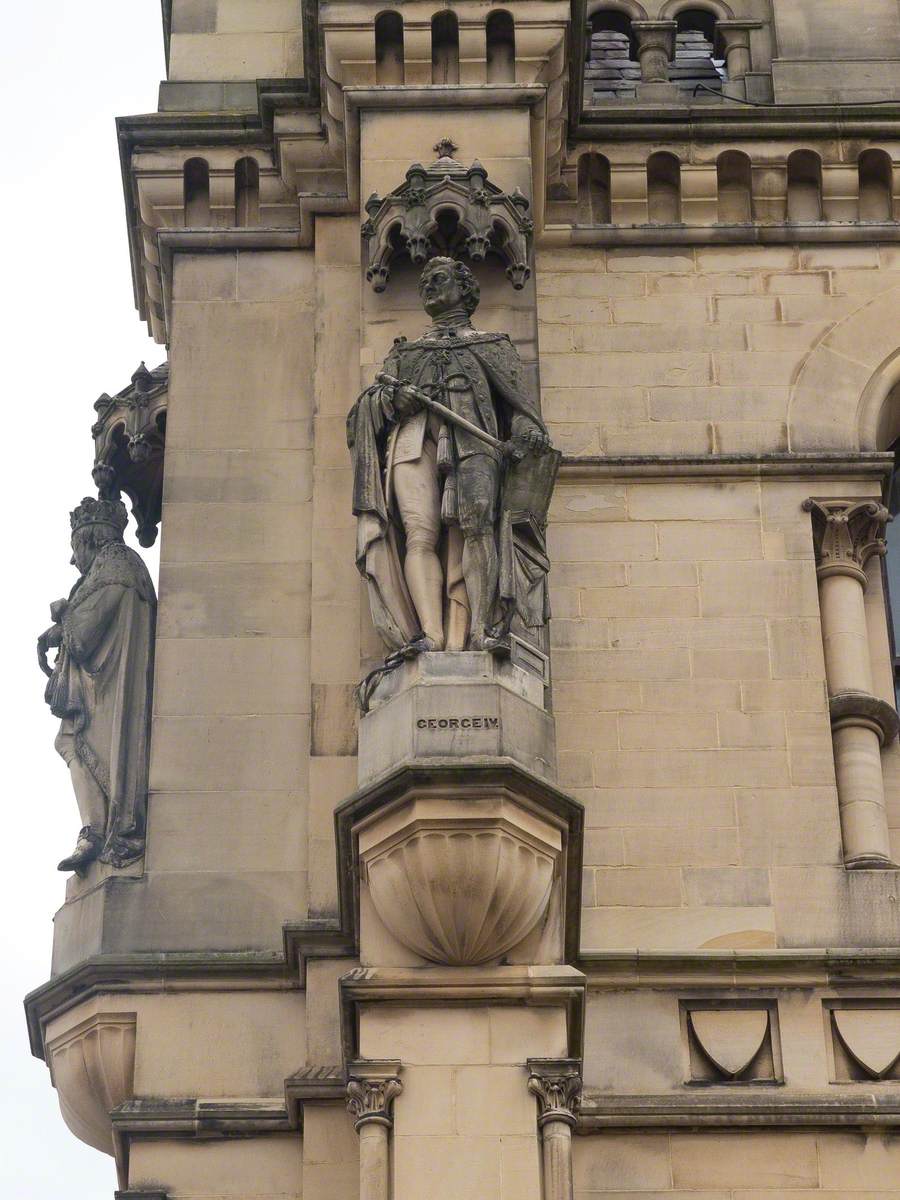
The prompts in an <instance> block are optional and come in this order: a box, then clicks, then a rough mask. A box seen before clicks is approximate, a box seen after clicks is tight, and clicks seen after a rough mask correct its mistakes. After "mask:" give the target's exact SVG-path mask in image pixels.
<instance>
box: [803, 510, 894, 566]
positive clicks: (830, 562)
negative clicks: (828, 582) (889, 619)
mask: <svg viewBox="0 0 900 1200" xmlns="http://www.w3.org/2000/svg"><path fill="white" fill-rule="evenodd" d="M803 508H804V510H805V511H806V512H808V513H811V514H812V525H813V539H814V542H815V551H816V566H817V568H818V570H817V574H818V576H819V578H820V579H823V578H825V577H826V576H828V575H852V576H853V577H854V578H855V579H858V580H859V581H860V583H862V584H863V585H865V583H866V574H865V570H864V568H865V565H866V563H867V562H868V561H869V559H870V558H871V557H872V556H873V555H875V554H877V555H883V554H885V553H886V552H887V544H886V542H885V540H884V527H885V525H886V524H887V522H888V521H890V519H891V516H890V513H889V512H888V510H887V509H886V508H885V507H884V505H883V504H881V503H879V501H877V500H858V499H854V500H816V499H814V498H811V499H809V500H804V502H803Z"/></svg>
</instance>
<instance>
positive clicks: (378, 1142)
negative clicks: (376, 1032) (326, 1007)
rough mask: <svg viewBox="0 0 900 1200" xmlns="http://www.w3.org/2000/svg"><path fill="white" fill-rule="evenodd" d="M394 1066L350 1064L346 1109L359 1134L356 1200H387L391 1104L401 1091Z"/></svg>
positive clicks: (401, 1087)
mask: <svg viewBox="0 0 900 1200" xmlns="http://www.w3.org/2000/svg"><path fill="white" fill-rule="evenodd" d="M399 1072H400V1064H399V1063H397V1062H356V1063H350V1078H349V1081H348V1083H347V1108H348V1109H349V1110H350V1113H351V1114H352V1115H353V1116H354V1117H355V1118H356V1132H357V1133H358V1134H359V1200H390V1178H391V1176H390V1146H389V1143H388V1137H389V1133H390V1129H391V1126H392V1125H393V1123H394V1122H393V1117H392V1109H393V1105H394V1100H395V1099H396V1097H397V1096H399V1095H400V1093H401V1092H402V1091H403V1084H402V1083H401V1082H400V1079H399V1078H398V1076H399Z"/></svg>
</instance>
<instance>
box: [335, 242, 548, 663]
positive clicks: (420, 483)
mask: <svg viewBox="0 0 900 1200" xmlns="http://www.w3.org/2000/svg"><path fill="white" fill-rule="evenodd" d="M419 294H420V296H421V299H422V304H423V307H424V309H425V311H426V313H427V314H428V316H429V317H430V318H431V320H432V324H431V326H430V328H428V329H427V330H426V332H425V333H424V334H423V335H422V337H420V338H418V339H416V340H415V341H407V340H406V339H405V338H398V339H397V340H396V341H395V343H394V346H393V349H392V350H391V352H390V353H389V354H388V357H387V358H386V360H385V362H384V367H383V369H382V371H381V372H380V373H379V375H378V376H377V380H376V383H375V384H373V385H372V386H371V387H369V388H367V389H366V390H365V391H364V392H363V393H362V395H361V396H360V397H359V399H358V400H357V401H356V403H355V405H354V406H353V408H352V410H351V411H350V414H349V416H348V418H347V441H348V444H349V446H350V452H351V455H352V459H353V512H354V514H355V516H356V518H357V551H356V560H357V565H358V567H359V570H360V572H361V573H362V575H363V576H364V578H365V579H366V580H367V582H368V585H369V598H370V604H371V610H372V617H373V620H374V623H375V627H376V629H377V630H378V632H379V633H380V635H381V637H382V639H383V641H384V642H385V644H386V645H387V647H388V648H389V649H390V650H391V651H394V652H397V651H404V650H406V651H409V650H412V652H418V651H420V650H429V651H435V650H491V651H495V652H502V651H503V650H504V649H505V648H506V647H507V645H508V635H509V630H510V624H511V622H512V620H513V618H514V617H515V616H516V615H518V616H519V618H520V619H521V621H522V622H523V624H524V626H525V627H527V628H529V629H532V630H533V629H535V628H538V627H540V626H543V625H544V624H545V623H546V621H547V619H548V617H549V606H548V601H547V586H546V574H547V569H548V566H549V564H548V563H547V560H546V550H545V546H544V521H545V518H546V509H547V505H548V504H549V498H550V492H551V491H552V487H553V482H554V479H555V475H556V469H557V467H558V462H559V457H560V456H559V454H558V453H557V452H556V451H554V450H552V448H551V445H550V438H549V436H548V434H547V430H546V428H545V426H544V423H543V421H542V420H541V416H540V412H539V410H538V406H537V403H536V401H535V399H534V398H533V397H532V395H531V394H530V391H529V389H528V387H527V386H526V384H525V382H524V380H523V373H524V372H523V366H522V362H521V359H520V358H519V355H518V353H517V352H516V349H515V347H514V346H513V344H512V342H511V340H510V338H509V337H508V335H507V334H505V333H482V332H480V331H478V330H476V329H474V328H473V327H472V324H471V316H472V313H473V312H474V311H475V308H476V307H477V305H478V301H479V288H478V282H477V280H476V279H475V276H474V275H473V274H472V272H471V271H470V270H469V269H468V267H466V266H465V265H464V264H463V263H461V262H457V261H455V260H453V259H449V258H433V259H431V261H430V262H429V263H428V264H427V265H426V267H425V269H424V270H423V272H422V276H421V280H420V283H419ZM523 532H524V534H525V536H524V537H523V536H522V534H523Z"/></svg>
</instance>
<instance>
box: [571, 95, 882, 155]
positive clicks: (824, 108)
mask: <svg viewBox="0 0 900 1200" xmlns="http://www.w3.org/2000/svg"><path fill="white" fill-rule="evenodd" d="M573 94H574V87H573ZM898 134H900V103H898V104H896V105H876V104H872V105H868V106H866V105H840V104H821V105H819V104H816V105H813V104H809V105H792V104H770V105H762V106H759V107H753V108H748V107H747V106H746V105H744V104H740V103H738V102H736V101H734V102H729V101H728V100H727V99H726V100H723V101H722V102H721V103H720V104H709V103H704V104H696V105H692V104H672V105H667V106H666V107H665V108H660V107H656V106H653V105H649V104H642V105H639V104H637V103H636V102H634V101H631V102H629V101H622V100H619V101H616V102H615V103H612V102H611V103H610V104H608V105H606V106H605V107H603V108H599V107H597V108H593V109H589V110H587V112H583V113H582V114H581V118H580V120H577V121H576V122H575V124H574V125H573V126H572V128H571V130H570V137H571V138H572V139H573V140H574V141H577V142H590V141H596V142H632V141H660V140H664V141H668V142H673V141H678V142H681V141H689V142H707V141H713V142H714V141H721V140H725V141H741V140H745V139H749V138H763V139H768V140H777V139H778V138H785V139H786V140H791V141H794V142H796V140H797V139H798V138H805V139H809V138H861V137H864V138H872V139H880V138H895V137H897V136H898Z"/></svg>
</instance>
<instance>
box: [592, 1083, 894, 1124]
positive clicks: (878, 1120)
mask: <svg viewBox="0 0 900 1200" xmlns="http://www.w3.org/2000/svg"><path fill="white" fill-rule="evenodd" d="M835 1126H837V1127H839V1128H848V1127H849V1128H896V1127H898V1126H900V1092H888V1093H886V1094H877V1093H875V1092H873V1091H871V1090H866V1089H865V1088H861V1089H860V1090H859V1091H856V1089H854V1091H853V1093H851V1094H835V1093H833V1092H827V1093H826V1092H820V1093H812V1094H811V1093H804V1094H803V1095H802V1096H791V1095H785V1094H783V1092H782V1093H781V1094H773V1092H770V1091H767V1092H766V1093H763V1089H762V1086H760V1087H758V1088H752V1089H751V1088H749V1087H741V1088H738V1087H733V1088H731V1089H729V1091H728V1093H727V1094H725V1095H723V1094H722V1093H721V1092H720V1093H718V1094H713V1092H712V1089H705V1090H704V1092H703V1094H702V1095H697V1094H696V1093H692V1094H690V1095H685V1094H682V1093H677V1092H675V1093H670V1094H667V1095H661V1096H634V1095H619V1094H614V1093H609V1092H602V1093H601V1092H591V1091H590V1090H589V1089H586V1090H585V1093H584V1096H583V1097H582V1101H581V1108H580V1111H579V1114H578V1124H577V1132H578V1133H582V1134H590V1133H602V1132H605V1131H606V1130H609V1129H623V1128H624V1129H648V1128H663V1129H685V1128H687V1129H707V1128H714V1129H728V1128H731V1129H747V1128H770V1127H778V1128H788V1127H789V1128H793V1129H798V1128H823V1127H824V1128H833V1127H835Z"/></svg>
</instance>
